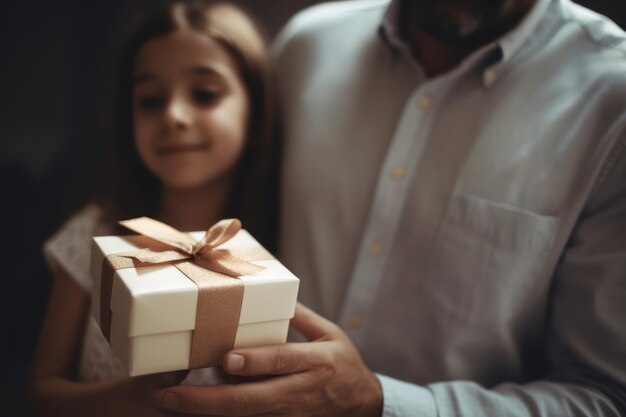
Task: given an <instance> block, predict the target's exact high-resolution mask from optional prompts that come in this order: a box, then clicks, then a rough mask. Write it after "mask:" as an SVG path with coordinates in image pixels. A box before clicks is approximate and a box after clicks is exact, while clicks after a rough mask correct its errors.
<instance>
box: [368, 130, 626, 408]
mask: <svg viewBox="0 0 626 417" xmlns="http://www.w3.org/2000/svg"><path fill="white" fill-rule="evenodd" d="M547 317H548V327H547V332H548V336H547V340H548V346H547V347H546V349H547V357H548V361H549V363H548V373H547V375H546V376H545V378H544V379H542V380H537V381H533V382H530V383H527V384H517V383H512V382H511V383H503V384H500V385H497V386H495V387H491V388H486V387H483V386H481V385H479V384H477V383H474V382H470V381H450V382H441V383H434V384H430V385H428V386H426V387H418V386H415V385H409V384H406V383H401V382H399V381H395V380H392V379H390V378H387V377H383V376H379V380H380V381H381V385H382V387H383V395H384V413H383V416H384V417H387V416H419V417H421V416H429V417H430V416H438V417H461V416H463V417H464V416H486V417H496V416H497V417H501V416H507V417H508V416H511V417H582V416H588V417H608V416H615V417H617V416H620V415H622V416H625V415H626V133H624V134H622V136H621V142H618V143H617V146H616V147H614V149H613V152H612V154H611V155H609V157H608V159H607V164H605V167H604V168H603V170H602V172H600V174H599V176H598V180H597V181H596V183H595V186H594V188H593V189H592V191H591V194H590V198H589V199H588V203H587V205H586V206H585V208H584V210H583V212H582V214H581V215H580V217H579V219H578V221H577V223H576V227H575V228H574V232H573V234H572V236H571V238H570V240H569V243H568V245H567V247H566V249H565V251H564V254H563V256H562V258H561V262H560V264H559V266H558V267H557V270H556V272H555V275H554V281H553V287H552V293H551V304H550V311H548V312H547ZM431 398H432V401H431V400H430V399H431ZM433 403H434V405H433Z"/></svg>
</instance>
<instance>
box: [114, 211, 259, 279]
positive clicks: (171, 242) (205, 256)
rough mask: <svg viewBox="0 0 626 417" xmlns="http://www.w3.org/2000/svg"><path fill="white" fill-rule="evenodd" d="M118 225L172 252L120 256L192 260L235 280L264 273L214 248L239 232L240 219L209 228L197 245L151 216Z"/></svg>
mask: <svg viewBox="0 0 626 417" xmlns="http://www.w3.org/2000/svg"><path fill="white" fill-rule="evenodd" d="M119 223H120V224H121V225H122V226H124V227H126V228H128V229H130V230H132V231H134V232H137V233H139V234H141V235H143V236H146V237H149V238H151V239H154V240H156V241H158V242H160V243H163V244H165V245H166V246H168V247H171V248H174V249H175V250H163V251H157V250H153V249H147V248H146V249H139V250H136V251H133V252H129V253H125V254H120V256H124V257H127V258H133V259H137V260H138V261H140V262H142V263H148V264H158V263H164V262H172V261H177V260H183V259H193V261H194V262H195V263H196V264H197V265H199V266H201V267H203V268H206V269H210V270H212V271H215V272H219V273H221V274H224V275H228V276H230V277H234V278H236V277H239V276H242V275H252V274H254V273H256V272H259V271H261V270H263V267H260V266H258V265H255V264H252V263H250V262H247V261H245V260H243V259H241V258H238V257H236V256H234V255H232V254H231V253H230V251H229V250H227V249H217V247H218V246H220V245H222V244H223V243H226V242H228V241H229V240H230V239H232V238H233V237H234V236H235V235H236V234H237V233H238V232H239V230H241V222H240V221H239V219H224V220H220V221H219V222H217V223H215V224H214V225H213V226H211V228H209V230H207V232H206V234H205V235H204V237H203V238H202V240H200V241H198V242H196V241H194V240H193V239H192V238H191V237H189V236H188V235H186V234H185V233H182V232H180V231H179V230H176V229H175V228H173V227H171V226H169V225H167V224H165V223H162V222H160V221H158V220H154V219H152V218H150V217H138V218H136V219H130V220H122V221H120V222H119Z"/></svg>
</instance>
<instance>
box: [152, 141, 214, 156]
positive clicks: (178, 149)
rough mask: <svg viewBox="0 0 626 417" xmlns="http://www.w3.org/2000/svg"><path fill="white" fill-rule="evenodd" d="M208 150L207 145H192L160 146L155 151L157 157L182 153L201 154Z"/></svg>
mask: <svg viewBox="0 0 626 417" xmlns="http://www.w3.org/2000/svg"><path fill="white" fill-rule="evenodd" d="M208 148H209V145H208V144H207V143H194V144H176V145H166V146H160V147H158V148H157V149H156V153H157V155H163V156H168V155H180V154H184V153H193V152H203V151H206V150H207V149H208Z"/></svg>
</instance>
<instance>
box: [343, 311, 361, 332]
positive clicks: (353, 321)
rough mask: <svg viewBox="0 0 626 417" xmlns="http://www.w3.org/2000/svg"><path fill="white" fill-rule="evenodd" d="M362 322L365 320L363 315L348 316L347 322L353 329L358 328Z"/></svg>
mask: <svg viewBox="0 0 626 417" xmlns="http://www.w3.org/2000/svg"><path fill="white" fill-rule="evenodd" d="M362 322H363V317H361V315H359V314H350V315H349V316H348V317H347V318H346V324H347V325H348V327H349V328H351V329H356V328H357V327H359V326H360V325H361V323H362Z"/></svg>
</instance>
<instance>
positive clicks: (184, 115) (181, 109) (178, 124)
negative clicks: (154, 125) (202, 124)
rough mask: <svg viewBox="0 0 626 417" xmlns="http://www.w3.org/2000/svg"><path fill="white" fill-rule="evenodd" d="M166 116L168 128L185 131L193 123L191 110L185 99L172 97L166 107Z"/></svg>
mask: <svg viewBox="0 0 626 417" xmlns="http://www.w3.org/2000/svg"><path fill="white" fill-rule="evenodd" d="M164 116H165V122H166V125H167V127H168V128H173V129H185V128H187V127H189V124H190V122H191V109H190V108H189V106H187V104H186V103H185V101H184V100H183V99H181V98H177V97H172V98H171V99H170V100H169V102H168V103H167V106H166V107H165V114H164Z"/></svg>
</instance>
